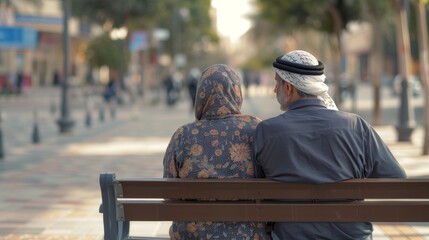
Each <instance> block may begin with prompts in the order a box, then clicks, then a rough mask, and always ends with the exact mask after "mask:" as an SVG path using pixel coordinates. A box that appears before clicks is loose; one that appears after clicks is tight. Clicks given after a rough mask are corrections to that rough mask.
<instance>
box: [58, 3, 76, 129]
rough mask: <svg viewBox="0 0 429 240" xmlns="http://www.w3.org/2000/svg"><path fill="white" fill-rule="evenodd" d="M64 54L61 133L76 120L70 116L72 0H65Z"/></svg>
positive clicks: (59, 122)
mask: <svg viewBox="0 0 429 240" xmlns="http://www.w3.org/2000/svg"><path fill="white" fill-rule="evenodd" d="M63 15H64V16H63V55H64V61H63V64H64V70H63V72H64V74H63V81H62V84H61V116H60V119H58V120H57V124H58V127H59V130H60V133H67V132H70V131H71V130H72V128H73V126H74V120H73V119H71V118H70V109H69V102H68V87H69V82H68V77H69V49H70V39H69V27H68V20H69V15H70V0H63Z"/></svg>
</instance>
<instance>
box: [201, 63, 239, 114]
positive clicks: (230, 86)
mask: <svg viewBox="0 0 429 240" xmlns="http://www.w3.org/2000/svg"><path fill="white" fill-rule="evenodd" d="M240 82H241V81H240V77H239V75H238V73H237V72H236V71H235V70H234V69H232V68H231V67H229V66H227V65H224V64H215V65H212V66H210V67H208V68H206V69H205V70H204V71H203V73H202V76H201V78H200V80H199V82H198V87H197V96H196V99H195V117H196V118H197V119H198V120H201V119H215V118H222V117H224V116H228V115H232V114H240V109H241V104H242V102H243V99H242V95H241V86H240V85H241V83H240Z"/></svg>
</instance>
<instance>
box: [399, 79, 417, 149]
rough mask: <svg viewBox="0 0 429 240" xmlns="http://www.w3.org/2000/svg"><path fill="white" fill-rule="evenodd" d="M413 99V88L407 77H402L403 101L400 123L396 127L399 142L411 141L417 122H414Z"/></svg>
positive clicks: (400, 110)
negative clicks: (410, 86) (411, 101)
mask: <svg viewBox="0 0 429 240" xmlns="http://www.w3.org/2000/svg"><path fill="white" fill-rule="evenodd" d="M410 100H411V89H410V88H409V83H408V80H407V79H406V78H403V79H402V82H401V103H400V109H399V114H398V118H399V123H398V126H397V127H396V132H397V134H398V142H409V141H411V134H412V133H413V130H414V127H415V122H414V109H413V108H412V106H411V104H410Z"/></svg>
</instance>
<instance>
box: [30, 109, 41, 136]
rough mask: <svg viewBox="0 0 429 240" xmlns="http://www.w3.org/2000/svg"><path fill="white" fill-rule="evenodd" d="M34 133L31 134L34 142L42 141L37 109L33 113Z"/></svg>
mask: <svg viewBox="0 0 429 240" xmlns="http://www.w3.org/2000/svg"><path fill="white" fill-rule="evenodd" d="M33 121H34V123H33V133H32V134H31V140H32V142H33V143H34V144H37V143H40V134H39V126H38V125H39V124H38V122H39V121H38V119H37V111H34V115H33Z"/></svg>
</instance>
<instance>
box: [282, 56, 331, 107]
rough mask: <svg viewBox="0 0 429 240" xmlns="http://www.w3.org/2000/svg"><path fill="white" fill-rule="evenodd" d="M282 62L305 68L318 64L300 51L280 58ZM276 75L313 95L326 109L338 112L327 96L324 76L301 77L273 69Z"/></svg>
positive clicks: (314, 59)
mask: <svg viewBox="0 0 429 240" xmlns="http://www.w3.org/2000/svg"><path fill="white" fill-rule="evenodd" d="M281 59H282V60H285V61H288V62H292V63H298V64H303V65H307V66H317V65H318V64H319V62H318V61H317V59H316V58H315V57H314V56H313V55H311V54H310V53H308V52H306V51H302V50H295V51H291V52H289V53H287V54H285V55H283V56H282V57H281ZM274 69H275V71H276V73H277V74H278V75H279V76H280V77H281V78H282V79H283V80H284V81H286V82H288V83H290V84H292V85H293V86H294V87H296V88H297V89H298V90H300V91H301V92H304V93H307V94H310V95H315V96H317V97H318V98H320V99H321V100H322V101H323V102H324V103H325V105H326V107H327V108H328V109H334V110H338V108H337V105H336V104H335V102H334V100H333V99H332V98H331V96H329V94H328V89H329V87H328V86H327V85H326V84H325V79H326V76H325V74H322V75H302V74H297V73H292V72H288V71H285V70H281V69H278V68H274Z"/></svg>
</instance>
